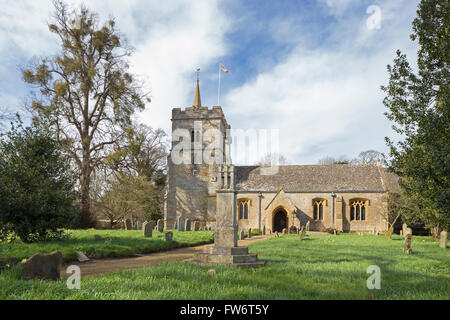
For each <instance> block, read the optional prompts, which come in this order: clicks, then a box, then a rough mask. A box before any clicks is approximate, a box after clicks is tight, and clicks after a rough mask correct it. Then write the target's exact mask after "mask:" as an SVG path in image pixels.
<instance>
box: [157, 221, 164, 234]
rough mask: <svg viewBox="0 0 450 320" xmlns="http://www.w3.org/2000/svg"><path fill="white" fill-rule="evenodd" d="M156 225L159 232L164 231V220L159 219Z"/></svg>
mask: <svg viewBox="0 0 450 320" xmlns="http://www.w3.org/2000/svg"><path fill="white" fill-rule="evenodd" d="M156 227H157V229H158V232H163V231H164V220H163V219H159V220H158V222H157V223H156Z"/></svg>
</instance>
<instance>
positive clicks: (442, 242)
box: [439, 230, 448, 249]
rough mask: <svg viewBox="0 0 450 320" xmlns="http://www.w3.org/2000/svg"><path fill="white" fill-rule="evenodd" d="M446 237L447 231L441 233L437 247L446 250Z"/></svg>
mask: <svg viewBox="0 0 450 320" xmlns="http://www.w3.org/2000/svg"><path fill="white" fill-rule="evenodd" d="M447 237H448V233H447V231H445V230H444V231H441V241H440V242H439V247H441V248H442V249H445V248H447Z"/></svg>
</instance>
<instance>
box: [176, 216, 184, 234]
mask: <svg viewBox="0 0 450 320" xmlns="http://www.w3.org/2000/svg"><path fill="white" fill-rule="evenodd" d="M177 225H178V231H184V227H185V225H184V217H183V216H179V217H178V220H177Z"/></svg>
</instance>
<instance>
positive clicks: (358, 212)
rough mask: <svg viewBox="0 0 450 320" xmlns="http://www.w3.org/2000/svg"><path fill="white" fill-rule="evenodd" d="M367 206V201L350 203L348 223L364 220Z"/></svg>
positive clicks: (359, 200)
mask: <svg viewBox="0 0 450 320" xmlns="http://www.w3.org/2000/svg"><path fill="white" fill-rule="evenodd" d="M368 206H369V201H368V200H363V199H357V200H351V201H350V221H354V220H359V221H364V220H366V213H367V208H368Z"/></svg>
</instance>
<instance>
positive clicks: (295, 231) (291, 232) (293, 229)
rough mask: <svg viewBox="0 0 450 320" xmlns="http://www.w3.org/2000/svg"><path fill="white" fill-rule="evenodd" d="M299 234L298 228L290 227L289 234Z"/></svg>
mask: <svg viewBox="0 0 450 320" xmlns="http://www.w3.org/2000/svg"><path fill="white" fill-rule="evenodd" d="M296 233H297V227H296V226H290V227H289V234H296Z"/></svg>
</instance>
